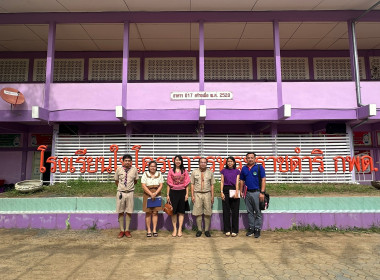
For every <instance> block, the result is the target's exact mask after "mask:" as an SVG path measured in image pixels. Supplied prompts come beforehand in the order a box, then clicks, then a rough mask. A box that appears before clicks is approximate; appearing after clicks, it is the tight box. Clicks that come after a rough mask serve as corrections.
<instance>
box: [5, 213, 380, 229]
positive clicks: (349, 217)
mask: <svg viewBox="0 0 380 280" xmlns="http://www.w3.org/2000/svg"><path fill="white" fill-rule="evenodd" d="M239 216H240V217H239V228H240V230H244V229H246V228H248V220H247V214H246V213H240V215H239ZM67 219H68V214H56V213H52V214H1V215H0V228H39V229H66V222H65V221H66V220H67ZM222 220H223V219H222V214H221V213H214V214H213V215H212V216H211V229H213V230H223V224H222ZM69 221H70V226H71V229H79V230H83V229H88V228H91V227H92V226H93V225H95V224H96V226H97V228H98V229H115V232H116V229H117V228H118V227H119V225H118V222H117V215H116V214H102V213H99V214H91V213H90V214H71V215H70V218H69ZM195 224H196V222H195V218H194V216H193V215H191V214H186V215H185V220H184V227H185V228H186V229H192V227H193V226H194V225H195ZM307 225H310V226H317V227H322V228H323V227H332V226H336V227H337V228H340V229H347V228H353V227H358V228H370V227H372V226H377V227H378V226H380V214H379V213H297V214H296V213H264V214H263V230H268V229H272V230H274V229H280V228H283V229H289V228H291V227H293V226H307ZM157 227H158V230H172V229H173V227H172V223H171V219H170V217H169V216H167V215H166V214H164V213H159V215H158V225H157ZM130 228H131V230H136V229H137V230H145V214H144V213H135V214H133V215H132V221H131V225H130Z"/></svg>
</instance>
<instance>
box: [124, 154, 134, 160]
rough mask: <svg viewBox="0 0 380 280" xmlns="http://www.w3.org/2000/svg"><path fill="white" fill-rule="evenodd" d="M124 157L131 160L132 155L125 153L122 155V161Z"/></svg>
mask: <svg viewBox="0 0 380 280" xmlns="http://www.w3.org/2000/svg"><path fill="white" fill-rule="evenodd" d="M126 158H129V159H130V160H132V156H131V155H129V154H126V155H124V156H123V161H124V160H125V159H126Z"/></svg>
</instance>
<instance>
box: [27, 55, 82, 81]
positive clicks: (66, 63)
mask: <svg viewBox="0 0 380 280" xmlns="http://www.w3.org/2000/svg"><path fill="white" fill-rule="evenodd" d="M53 76H54V82H76V81H83V77H84V59H83V58H77V59H66V58H59V59H55V60H54V75H53ZM45 78H46V59H35V60H34V70H33V81H35V82H44V81H45Z"/></svg>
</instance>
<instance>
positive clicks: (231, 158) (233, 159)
mask: <svg viewBox="0 0 380 280" xmlns="http://www.w3.org/2000/svg"><path fill="white" fill-rule="evenodd" d="M229 159H230V160H232V161H233V162H234V165H233V166H232V169H236V160H235V158H234V157H228V158H227V160H226V167H225V168H226V169H228V165H227V161H228V160H229Z"/></svg>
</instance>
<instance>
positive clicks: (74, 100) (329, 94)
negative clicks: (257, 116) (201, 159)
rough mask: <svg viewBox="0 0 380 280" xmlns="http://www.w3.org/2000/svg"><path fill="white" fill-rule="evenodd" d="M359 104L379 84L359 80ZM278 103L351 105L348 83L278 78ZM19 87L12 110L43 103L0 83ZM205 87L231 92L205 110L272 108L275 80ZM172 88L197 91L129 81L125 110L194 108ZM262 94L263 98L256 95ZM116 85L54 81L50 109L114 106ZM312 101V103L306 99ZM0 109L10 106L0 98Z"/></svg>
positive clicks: (35, 92) (26, 87)
mask: <svg viewBox="0 0 380 280" xmlns="http://www.w3.org/2000/svg"><path fill="white" fill-rule="evenodd" d="M361 85H362V100H363V104H369V103H375V104H376V105H377V106H378V107H380V94H379V93H380V91H379V88H380V82H375V81H372V82H361ZM282 86H283V99H284V103H286V104H291V105H292V108H305V109H309V108H326V109H352V108H355V107H356V103H355V102H356V96H355V84H354V82H283V83H282ZM4 87H13V88H17V89H19V90H20V91H21V92H22V93H23V94H24V95H25V99H26V102H25V103H24V104H22V105H19V106H16V108H15V110H31V107H32V106H36V105H37V106H43V84H5V85H4ZM205 90H206V91H231V92H233V95H234V97H233V100H206V101H205V104H206V105H207V108H208V109H235V110H236V109H269V108H277V96H276V83H275V82H266V83H264V82H224V83H218V82H208V83H205ZM172 91H198V84H197V83H130V84H128V96H127V104H128V108H127V109H130V110H150V109H152V110H156V109H176V110H178V109H198V107H199V102H198V100H187V101H171V100H170V93H171V92H172ZM263 96H265V98H262V97H263ZM120 100H121V83H56V84H52V85H51V95H50V110H51V111H59V110H80V109H93V110H97V109H99V110H111V111H114V110H115V106H118V105H121V103H120V102H121V101H120ZM311 100H312V102H311ZM0 110H10V105H9V104H7V103H6V102H0Z"/></svg>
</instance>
